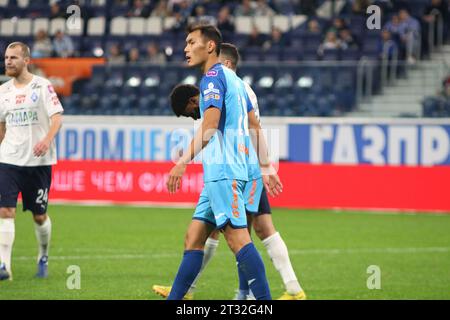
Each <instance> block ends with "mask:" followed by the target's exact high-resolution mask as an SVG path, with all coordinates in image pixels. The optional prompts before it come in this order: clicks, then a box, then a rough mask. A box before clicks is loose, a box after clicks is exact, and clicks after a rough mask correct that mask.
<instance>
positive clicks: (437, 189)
mask: <svg viewBox="0 0 450 320" xmlns="http://www.w3.org/2000/svg"><path fill="white" fill-rule="evenodd" d="M172 166H173V163H170V162H113V161H60V162H59V163H58V164H57V165H56V166H54V170H53V181H52V189H51V193H50V198H51V199H52V200H53V201H69V202H98V203H102V202H105V203H117V204H155V205H173V206H179V205H192V206H195V203H196V202H197V199H198V196H199V194H200V192H201V190H202V188H203V173H202V166H201V165H189V166H188V169H187V172H186V174H185V175H184V177H183V181H182V186H181V190H179V191H178V193H177V194H175V195H170V194H169V193H168V192H167V188H166V181H167V175H168V172H169V171H170V169H171V168H172ZM279 175H280V177H281V180H282V182H283V184H284V191H283V193H282V194H281V195H280V196H279V197H276V198H272V199H271V204H272V205H273V206H274V207H285V208H312V209H320V208H341V209H384V210H391V209H392V210H405V211H443V212H450V196H449V191H448V190H450V167H449V166H435V167H405V166H371V165H356V166H337V165H311V164H300V163H290V162H285V163H280V169H279Z"/></svg>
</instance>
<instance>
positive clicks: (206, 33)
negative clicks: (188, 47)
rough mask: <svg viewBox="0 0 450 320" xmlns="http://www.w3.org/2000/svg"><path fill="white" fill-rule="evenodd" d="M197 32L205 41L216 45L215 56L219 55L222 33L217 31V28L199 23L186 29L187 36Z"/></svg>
mask: <svg viewBox="0 0 450 320" xmlns="http://www.w3.org/2000/svg"><path fill="white" fill-rule="evenodd" d="M197 30H199V31H200V33H201V35H202V36H203V38H205V39H206V41H209V40H211V41H214V43H215V44H216V54H217V55H219V54H220V48H221V46H222V33H221V32H220V31H219V29H217V27H216V26H214V25H212V24H209V23H204V22H199V23H193V24H190V25H189V26H188V27H187V30H186V31H187V33H188V34H189V33H191V32H194V31H197Z"/></svg>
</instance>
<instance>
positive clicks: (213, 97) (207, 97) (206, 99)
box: [203, 93, 220, 102]
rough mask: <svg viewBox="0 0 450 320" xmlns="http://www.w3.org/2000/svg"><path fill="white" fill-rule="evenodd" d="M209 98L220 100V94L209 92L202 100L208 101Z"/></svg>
mask: <svg viewBox="0 0 450 320" xmlns="http://www.w3.org/2000/svg"><path fill="white" fill-rule="evenodd" d="M210 99H214V100H220V95H218V94H214V93H210V94H208V95H207V96H205V98H204V99H203V100H204V101H205V102H206V101H209V100H210Z"/></svg>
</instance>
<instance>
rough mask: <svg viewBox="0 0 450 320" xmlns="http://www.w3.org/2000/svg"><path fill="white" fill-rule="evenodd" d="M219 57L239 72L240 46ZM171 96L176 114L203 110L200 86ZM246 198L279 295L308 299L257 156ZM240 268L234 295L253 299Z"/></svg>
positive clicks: (207, 253)
mask: <svg viewBox="0 0 450 320" xmlns="http://www.w3.org/2000/svg"><path fill="white" fill-rule="evenodd" d="M219 59H220V62H221V63H222V64H223V65H225V66H226V67H228V68H229V69H231V70H233V71H235V72H236V68H237V65H238V63H239V60H240V57H239V52H238V49H237V48H236V46H234V45H232V44H229V43H223V44H222V46H221V51H220V57H219ZM242 85H244V87H245V90H246V91H247V95H248V97H249V100H250V101H249V108H248V110H249V111H251V110H254V114H255V116H256V117H252V116H249V120H250V123H249V128H250V132H256V131H258V130H261V123H260V118H259V107H258V101H257V98H256V95H255V93H254V92H253V90H252V89H251V87H250V86H249V85H248V84H246V83H245V82H242ZM170 98H171V105H172V108H173V109H174V112H175V114H176V115H177V116H186V117H191V118H193V119H194V120H196V119H198V118H199V113H200V111H199V103H198V99H199V89H198V87H196V86H193V85H187V84H182V85H178V86H177V87H175V88H174V90H173V91H172V93H171V96H170ZM261 142H263V143H265V140H261ZM250 155H253V156H254V157H256V154H255V151H254V148H253V146H252V145H250ZM244 200H245V209H246V213H247V221H248V228H249V233H250V232H251V226H252V224H253V226H254V229H255V233H256V235H257V236H258V237H259V238H260V239H261V241H262V243H263V244H264V246H265V247H266V249H267V253H268V254H269V256H270V258H271V260H272V262H273V264H274V266H275V268H276V269H277V271H278V272H279V273H280V275H281V278H282V280H283V283H284V285H285V289H286V292H285V293H284V294H283V295H282V296H281V297H280V298H279V300H305V299H306V295H305V293H304V291H303V289H302V288H301V286H300V283H299V281H298V280H297V277H296V275H295V272H294V270H293V268H292V264H291V261H290V259H289V253H288V249H287V246H286V244H285V243H284V241H283V239H282V238H281V236H280V234H279V233H278V232H277V231H276V229H275V227H274V225H273V222H272V217H271V209H270V204H269V201H268V198H267V194H266V191H265V189H264V186H263V183H262V178H261V170H260V168H259V164H258V162H257V161H254V160H253V161H251V162H250V163H249V183H247V184H246V187H245V190H244ZM218 238H219V232H217V231H213V232H212V233H211V235H210V236H209V238H208V240H207V241H206V244H205V249H204V257H203V264H202V268H201V270H200V272H199V274H198V276H197V278H196V279H195V280H194V282H193V283H192V285H191V287H190V288H189V290H188V292H187V294H186V296H185V299H193V294H194V290H195V285H196V283H197V281H198V279H199V277H200V275H201V273H202V272H203V270H204V268H205V267H206V265H207V264H208V262H209V261H210V260H211V258H212V256H213V255H214V253H215V251H216V249H217V246H218V244H219V241H218ZM238 272H239V290H238V294H237V295H236V297H235V299H237V300H245V299H251V298H252V295H251V292H249V287H248V284H247V282H246V281H245V277H244V276H243V275H242V272H240V271H239V269H238ZM153 289H154V291H155V292H156V293H158V294H160V295H161V296H163V297H167V296H168V295H169V293H170V290H171V287H169V286H159V285H157V286H154V287H153Z"/></svg>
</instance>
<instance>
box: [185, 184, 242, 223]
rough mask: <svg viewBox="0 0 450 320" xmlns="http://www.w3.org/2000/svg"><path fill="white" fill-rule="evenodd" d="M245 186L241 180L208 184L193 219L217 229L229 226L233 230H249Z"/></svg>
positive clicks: (201, 195)
mask: <svg viewBox="0 0 450 320" xmlns="http://www.w3.org/2000/svg"><path fill="white" fill-rule="evenodd" d="M245 184H246V182H245V181H241V180H219V181H213V182H206V183H205V186H204V188H203V191H202V193H201V194H200V198H199V199H198V203H197V207H196V208H195V213H194V216H193V217H192V219H196V220H202V221H205V222H207V223H210V224H212V225H214V226H215V227H216V229H223V228H224V227H225V226H226V225H227V224H230V225H231V227H233V228H247V217H246V214H245V203H244V197H243V191H244V188H245Z"/></svg>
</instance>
